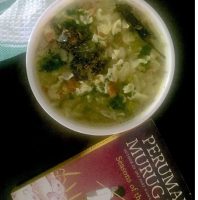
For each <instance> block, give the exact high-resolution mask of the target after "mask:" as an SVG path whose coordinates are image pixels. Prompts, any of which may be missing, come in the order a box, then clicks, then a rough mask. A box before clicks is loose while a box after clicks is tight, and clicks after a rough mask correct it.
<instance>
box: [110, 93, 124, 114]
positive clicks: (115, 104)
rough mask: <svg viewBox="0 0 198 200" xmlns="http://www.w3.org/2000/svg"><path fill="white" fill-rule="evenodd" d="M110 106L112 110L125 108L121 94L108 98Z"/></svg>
mask: <svg viewBox="0 0 198 200" xmlns="http://www.w3.org/2000/svg"><path fill="white" fill-rule="evenodd" d="M109 105H110V107H111V108H113V109H114V110H124V108H125V103H124V98H123V96H120V95H117V96H115V97H114V98H112V99H111V100H110V103H109Z"/></svg>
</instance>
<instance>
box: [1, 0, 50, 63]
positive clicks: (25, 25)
mask: <svg viewBox="0 0 198 200" xmlns="http://www.w3.org/2000/svg"><path fill="white" fill-rule="evenodd" d="M53 1H54V0H0V61H3V60H5V59H8V58H11V57H14V56H16V55H19V54H21V53H24V52H25V51H26V48H27V43H28V39H29V36H30V34H31V31H32V28H33V27H34V25H35V23H36V21H37V19H38V18H39V17H40V15H41V14H42V13H43V11H44V10H45V9H46V8H47V7H48V6H49V5H50V4H51V3H52V2H53Z"/></svg>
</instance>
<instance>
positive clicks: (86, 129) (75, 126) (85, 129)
mask: <svg viewBox="0 0 198 200" xmlns="http://www.w3.org/2000/svg"><path fill="white" fill-rule="evenodd" d="M73 2H74V0H58V1H56V2H54V3H53V4H52V5H51V6H50V7H49V8H48V9H47V10H46V11H45V12H44V13H43V15H42V16H41V17H40V19H39V20H38V22H37V24H36V25H35V27H34V29H33V31H32V34H31V36H30V40H29V43H28V48H27V56H26V67H27V75H28V80H29V83H30V86H31V89H32V91H33V94H34V95H35V97H36V99H37V101H38V102H39V104H40V105H41V107H42V108H43V109H44V110H45V111H46V112H47V113H48V114H49V115H50V116H51V117H52V118H53V119H54V120H56V121H57V122H59V123H60V124H62V125H63V126H65V127H67V128H69V129H71V130H74V131H76V132H80V133H84V134H89V135H110V134H116V133H121V132H124V131H128V130H130V129H133V128H135V127H137V126H138V125H140V124H142V123H143V122H145V121H146V120H147V119H149V118H150V117H151V116H152V115H153V114H154V113H155V112H156V111H157V110H158V108H159V107H160V105H161V104H162V102H163V101H164V99H165V97H166V96H167V93H168V91H169V89H170V85H171V83H172V79H173V74H174V68H175V52H174V47H173V42H172V39H171V36H170V33H169V31H168V29H167V27H166V25H165V23H164V22H163V20H162V19H161V17H160V16H159V15H158V13H157V12H156V11H155V10H154V9H153V8H152V7H151V6H150V5H148V4H147V3H146V2H145V1H143V0H127V2H128V3H129V4H132V6H134V7H137V8H138V9H139V10H140V11H141V10H142V11H143V13H145V15H147V16H148V17H150V19H151V20H152V21H153V22H154V24H155V25H156V26H157V27H158V31H159V32H161V34H162V35H163V37H164V40H165V42H166V44H167V46H166V58H167V62H166V76H165V78H164V81H163V85H162V88H161V90H160V91H159V93H158V95H157V96H156V98H155V100H154V101H153V103H152V104H150V105H149V106H148V107H147V108H146V109H145V110H144V111H143V112H142V113H140V114H139V115H137V116H136V117H135V118H132V119H129V120H128V121H126V122H124V123H122V124H117V125H113V126H109V127H106V126H105V127H92V126H88V125H83V124H80V123H78V122H76V121H73V120H71V119H66V118H65V117H64V116H62V115H61V114H60V113H58V112H57V111H56V110H55V108H53V107H52V106H51V105H50V103H49V100H48V99H47V97H46V96H45V95H44V93H43V91H42V89H41V86H40V84H39V81H38V77H37V75H36V67H35V55H36V49H37V47H38V43H39V39H38V38H39V37H40V35H41V34H42V31H43V27H44V26H45V25H46V24H47V23H48V22H49V21H50V20H51V19H52V18H53V17H54V16H55V15H56V14H57V13H58V12H59V11H60V10H62V9H63V8H66V7H67V6H68V5H70V4H71V3H73Z"/></svg>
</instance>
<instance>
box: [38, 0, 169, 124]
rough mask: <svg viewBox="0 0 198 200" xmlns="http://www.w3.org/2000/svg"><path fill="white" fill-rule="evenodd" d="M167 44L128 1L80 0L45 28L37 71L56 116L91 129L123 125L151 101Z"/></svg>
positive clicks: (162, 69)
mask: <svg viewBox="0 0 198 200" xmlns="http://www.w3.org/2000/svg"><path fill="white" fill-rule="evenodd" d="M164 49H165V44H164V42H163V37H161V35H160V33H157V31H156V30H155V29H154V25H153V24H152V22H150V21H149V17H148V16H144V13H141V11H139V10H138V9H137V8H135V7H132V6H131V5H130V6H129V5H128V4H127V3H126V2H123V1H121V2H118V1H113V0H108V1H106V0H98V1H97V0H96V1H86V2H85V1H83V3H82V2H78V3H76V4H72V5H70V7H67V9H63V10H62V11H61V12H59V13H58V14H57V15H56V16H55V17H54V18H53V19H52V20H51V21H50V23H48V24H47V25H46V26H45V27H44V29H43V34H42V37H41V38H40V42H39V46H38V49H37V57H36V67H37V73H38V77H39V81H40V84H41V87H42V89H43V92H44V93H45V94H46V96H47V98H48V99H49V101H50V102H51V104H52V106H54V107H55V108H56V109H57V111H58V112H60V114H62V115H64V116H65V117H66V118H68V117H69V118H70V119H73V120H77V121H79V122H82V123H89V124H92V125H99V124H100V125H101V124H102V125H105V124H106V125H108V124H113V123H121V122H124V121H126V120H127V119H129V118H132V117H135V116H137V115H138V114H139V113H141V112H142V111H144V110H145V108H146V107H147V106H149V104H150V103H152V102H153V101H154V99H155V97H156V95H157V94H158V92H159V90H160V89H161V86H162V82H163V78H164V76H165V63H166V57H165V50H164Z"/></svg>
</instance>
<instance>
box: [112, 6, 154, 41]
mask: <svg viewBox="0 0 198 200" xmlns="http://www.w3.org/2000/svg"><path fill="white" fill-rule="evenodd" d="M116 9H117V11H118V12H119V13H120V14H121V15H122V17H123V18H124V19H125V20H126V21H127V22H128V23H129V24H130V25H131V28H133V29H134V30H135V31H137V33H138V34H139V36H140V37H141V38H142V39H145V38H147V37H148V36H149V35H150V33H149V31H148V30H147V29H146V28H145V27H144V26H143V25H142V23H141V22H140V21H139V20H138V19H137V18H136V17H135V15H134V14H133V13H132V10H131V7H130V6H129V5H127V4H121V3H120V4H116Z"/></svg>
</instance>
